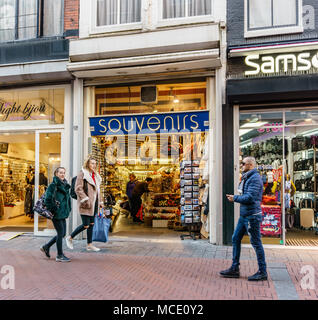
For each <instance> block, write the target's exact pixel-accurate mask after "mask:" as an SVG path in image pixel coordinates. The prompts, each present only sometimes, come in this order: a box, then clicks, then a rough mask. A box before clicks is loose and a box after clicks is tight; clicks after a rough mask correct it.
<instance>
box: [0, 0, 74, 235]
mask: <svg viewBox="0 0 318 320" xmlns="http://www.w3.org/2000/svg"><path fill="white" fill-rule="evenodd" d="M78 23H79V1H76V0H56V1H46V0H41V1H38V0H28V1H22V0H2V1H0V42H1V49H0V51H1V54H0V140H1V142H0V144H1V152H0V190H1V193H0V198H1V208H0V209H1V210H0V226H1V228H2V230H6V229H8V230H9V231H10V230H11V229H10V228H12V227H15V228H16V227H20V228H21V230H23V231H29V232H34V234H36V235H49V234H52V233H54V230H53V229H54V228H53V225H52V224H51V223H50V222H47V221H46V220H45V219H41V218H39V217H38V216H37V215H36V214H34V212H33V210H32V208H33V204H34V202H35V201H36V200H37V199H38V198H39V196H41V195H42V194H43V192H44V191H45V188H46V186H47V185H48V183H50V182H51V181H52V178H53V172H54V170H55V168H56V167H57V166H64V167H66V168H67V169H68V176H72V174H73V173H72V172H71V171H69V168H72V167H71V163H72V158H71V156H72V153H71V152H70V146H71V143H72V140H73V136H72V121H73V79H74V78H73V76H72V74H71V73H70V72H69V71H68V70H67V65H68V62H69V41H70V39H72V38H74V37H78V34H79V24H78ZM3 228H4V229H3Z"/></svg>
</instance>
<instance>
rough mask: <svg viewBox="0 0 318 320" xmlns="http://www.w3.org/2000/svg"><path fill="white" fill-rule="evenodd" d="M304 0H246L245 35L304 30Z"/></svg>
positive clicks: (252, 35)
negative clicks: (302, 12)
mask: <svg viewBox="0 0 318 320" xmlns="http://www.w3.org/2000/svg"><path fill="white" fill-rule="evenodd" d="M301 8H302V0H245V37H258V36H266V35H276V34H284V33H295V32H302V31H303V28H302V14H301Z"/></svg>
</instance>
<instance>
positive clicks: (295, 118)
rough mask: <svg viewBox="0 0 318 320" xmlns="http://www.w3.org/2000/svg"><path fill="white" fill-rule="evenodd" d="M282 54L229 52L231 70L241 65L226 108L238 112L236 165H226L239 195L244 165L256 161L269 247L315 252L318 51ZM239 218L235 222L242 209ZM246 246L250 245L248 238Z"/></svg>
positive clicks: (297, 50) (317, 241)
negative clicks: (309, 248) (304, 248)
mask: <svg viewBox="0 0 318 320" xmlns="http://www.w3.org/2000/svg"><path fill="white" fill-rule="evenodd" d="M279 50H280V49H279V48H276V49H275V51H269V50H267V51H266V50H265V51H259V52H255V51H253V52H248V50H247V51H246V50H233V51H230V57H231V58H230V64H229V65H230V67H229V69H230V70H234V67H235V66H236V67H237V69H236V70H237V71H236V73H233V74H231V76H230V77H231V79H229V80H228V81H227V99H228V104H227V106H226V108H227V110H228V112H233V126H232V128H233V131H234V135H233V137H232V141H233V146H234V150H233V152H234V153H233V158H232V159H228V160H227V161H228V162H232V163H233V165H234V168H233V169H234V185H233V188H234V190H236V186H237V185H238V183H239V181H240V175H241V172H240V162H241V161H242V160H243V159H244V157H247V156H253V157H255V159H256V161H257V168H258V171H259V173H260V175H261V177H262V179H263V183H264V189H263V201H262V214H263V220H262V224H261V234H262V237H263V243H265V244H280V245H287V246H316V245H317V244H318V232H317V231H316V230H318V229H317V209H318V208H317V201H316V200H317V192H318V175H317V168H318V157H317V156H318V152H317V151H318V150H317V147H318V93H317V92H318V91H317V90H318V75H317V71H318V70H317V67H318V65H317V64H316V60H315V57H316V53H317V51H314V52H313V51H310V50H309V51H308V48H306V47H305V48H304V47H299V48H297V47H296V48H293V49H290V50H293V51H290V52H287V54H282V52H280V51H279ZM282 50H285V51H284V52H286V50H287V49H286V48H284V49H282ZM305 70H306V71H307V72H304V71H305ZM226 137H227V139H231V137H230V135H227V136H226ZM226 137H225V139H226ZM234 216H235V219H236V220H237V218H238V216H239V206H235V208H234ZM243 241H244V242H248V238H247V236H246V238H245V239H244V240H243Z"/></svg>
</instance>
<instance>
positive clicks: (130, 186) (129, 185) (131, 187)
mask: <svg viewBox="0 0 318 320" xmlns="http://www.w3.org/2000/svg"><path fill="white" fill-rule="evenodd" d="M136 183H137V181H136V180H134V181H128V182H127V186H126V194H127V197H128V198H129V199H131V197H132V192H133V190H134V188H135V186H136Z"/></svg>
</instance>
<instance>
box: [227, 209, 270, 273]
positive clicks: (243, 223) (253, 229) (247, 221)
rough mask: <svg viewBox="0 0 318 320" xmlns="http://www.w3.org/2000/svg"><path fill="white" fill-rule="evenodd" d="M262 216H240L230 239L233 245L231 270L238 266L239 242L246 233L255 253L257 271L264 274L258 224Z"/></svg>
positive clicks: (263, 259)
mask: <svg viewBox="0 0 318 320" xmlns="http://www.w3.org/2000/svg"><path fill="white" fill-rule="evenodd" d="M261 221H262V214H261V213H259V214H253V215H250V216H247V217H243V216H240V218H239V221H238V223H237V226H236V229H235V231H234V234H233V237H232V245H233V263H232V267H233V268H235V269H236V268H238V267H239V265H240V255H241V241H242V238H243V236H244V234H245V231H247V233H248V235H249V236H250V240H251V244H252V246H253V248H254V250H255V252H256V256H257V262H258V266H259V271H261V272H262V273H266V262H265V253H264V248H263V245H262V241H261V231H260V224H261Z"/></svg>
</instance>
